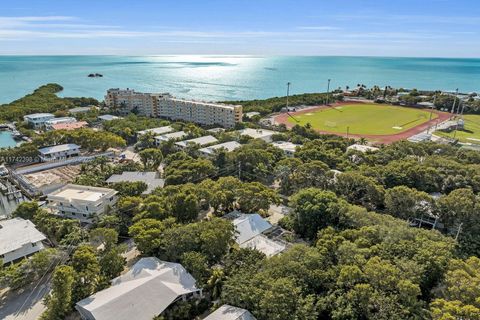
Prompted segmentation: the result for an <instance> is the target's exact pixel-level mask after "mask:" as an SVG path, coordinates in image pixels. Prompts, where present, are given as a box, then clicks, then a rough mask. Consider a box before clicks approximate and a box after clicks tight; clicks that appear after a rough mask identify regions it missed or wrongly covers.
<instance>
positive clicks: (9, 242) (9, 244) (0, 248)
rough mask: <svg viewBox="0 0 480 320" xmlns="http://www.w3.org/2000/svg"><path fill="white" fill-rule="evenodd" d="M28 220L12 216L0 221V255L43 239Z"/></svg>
mask: <svg viewBox="0 0 480 320" xmlns="http://www.w3.org/2000/svg"><path fill="white" fill-rule="evenodd" d="M45 239H46V237H45V236H44V235H43V234H42V233H41V232H40V231H38V230H37V229H36V228H35V225H34V224H33V223H32V222H31V221H30V220H23V219H21V218H13V219H10V220H3V221H0V255H2V254H5V253H8V252H12V251H15V250H17V249H20V248H21V247H22V246H23V245H25V244H29V243H36V242H39V241H43V240H45Z"/></svg>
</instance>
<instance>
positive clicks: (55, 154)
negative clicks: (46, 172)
mask: <svg viewBox="0 0 480 320" xmlns="http://www.w3.org/2000/svg"><path fill="white" fill-rule="evenodd" d="M38 152H39V157H40V160H42V161H44V162H46V161H54V160H64V159H68V158H71V157H76V156H78V155H79V154H80V146H79V145H76V144H75V143H67V144H59V145H56V146H50V147H44V148H40V149H38Z"/></svg>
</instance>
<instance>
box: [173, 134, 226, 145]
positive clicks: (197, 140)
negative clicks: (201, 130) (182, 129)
mask: <svg viewBox="0 0 480 320" xmlns="http://www.w3.org/2000/svg"><path fill="white" fill-rule="evenodd" d="M217 141H218V140H217V138H215V137H214V136H204V137H200V138H195V139H190V140H184V141H180V142H177V143H175V144H176V145H177V146H180V147H182V148H185V147H186V146H187V145H188V144H190V143H195V144H199V145H201V146H204V145H207V144H210V143H215V142H217Z"/></svg>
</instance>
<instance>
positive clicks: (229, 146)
mask: <svg viewBox="0 0 480 320" xmlns="http://www.w3.org/2000/svg"><path fill="white" fill-rule="evenodd" d="M241 146H242V145H241V144H240V143H238V142H236V141H228V142H224V143H220V144H215V145H213V146H210V147H205V148H201V149H199V150H198V151H200V154H202V155H204V156H207V157H209V156H212V155H214V154H215V150H220V149H224V150H225V151H227V152H231V151H233V150H235V149H237V148H239V147H241Z"/></svg>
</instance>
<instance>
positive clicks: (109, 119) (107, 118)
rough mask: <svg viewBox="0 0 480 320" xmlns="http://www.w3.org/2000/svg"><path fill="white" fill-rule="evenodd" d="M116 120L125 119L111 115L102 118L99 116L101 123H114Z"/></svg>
mask: <svg viewBox="0 0 480 320" xmlns="http://www.w3.org/2000/svg"><path fill="white" fill-rule="evenodd" d="M116 119H123V118H122V117H117V116H114V115H111V114H103V115H101V116H98V120H100V121H112V120H116Z"/></svg>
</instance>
